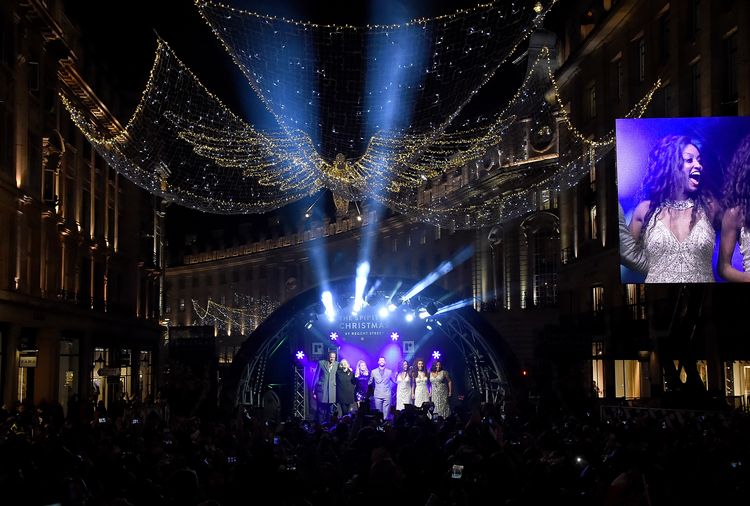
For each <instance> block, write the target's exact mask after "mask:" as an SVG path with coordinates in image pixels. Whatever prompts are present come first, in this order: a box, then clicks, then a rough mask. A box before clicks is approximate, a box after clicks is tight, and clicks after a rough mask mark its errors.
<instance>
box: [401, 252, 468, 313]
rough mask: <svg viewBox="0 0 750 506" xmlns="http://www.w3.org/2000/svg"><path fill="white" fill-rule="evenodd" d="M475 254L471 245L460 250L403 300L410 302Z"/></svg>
mask: <svg viewBox="0 0 750 506" xmlns="http://www.w3.org/2000/svg"><path fill="white" fill-rule="evenodd" d="M473 254H474V246H472V245H469V246H467V247H465V248H463V249H462V250H460V251H459V252H458V253H456V254H455V255H454V256H453V258H451V259H450V260H446V261H444V262H442V263H441V264H440V265H438V267H437V269H435V270H434V271H432V272H430V273H429V274H428V275H427V276H425V277H424V279H422V280H421V281H419V282H417V284H416V285H414V286H413V287H411V288H410V289H409V291H407V292H406V293H405V294H404V295H402V296H401V300H402V301H405V300H409V299H411V298H412V297H414V296H415V295H417V294H418V293H419V292H421V291H422V290H424V289H425V288H427V287H428V286H430V285H431V284H433V283H434V282H435V281H437V280H438V279H440V278H442V277H443V276H445V275H446V274H448V273H449V272H450V271H452V270H453V269H454V268H455V267H457V266H459V265H461V264H462V263H464V262H465V261H467V260H468V259H469V258H471V256H472V255H473Z"/></svg>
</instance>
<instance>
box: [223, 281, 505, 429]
mask: <svg viewBox="0 0 750 506" xmlns="http://www.w3.org/2000/svg"><path fill="white" fill-rule="evenodd" d="M415 283H416V281H415V280H409V279H403V278H378V279H377V281H376V283H375V288H370V287H368V290H366V293H369V299H370V300H372V301H373V302H375V301H376V300H378V299H379V301H378V302H375V303H374V304H372V305H370V306H366V307H365V308H363V309H362V310H361V311H360V312H359V314H358V315H357V316H356V317H354V316H351V303H352V301H353V295H354V284H355V282H354V279H353V278H345V279H339V280H335V281H330V282H329V284H328V286H327V287H326V289H327V290H330V291H331V292H332V294H333V295H334V300H335V303H336V306H337V308H336V309H337V311H338V315H337V317H336V318H335V319H334V321H328V318H327V317H326V315H325V313H324V311H323V306H322V305H321V300H320V298H321V293H322V291H323V287H321V286H316V287H314V288H310V289H308V290H306V291H304V292H302V293H300V294H299V295H297V296H295V297H294V298H292V299H290V300H288V301H287V302H285V303H284V304H283V305H281V306H280V307H279V308H277V309H276V311H274V312H273V313H272V314H271V315H270V316H269V317H268V318H267V319H266V320H265V321H264V322H263V323H262V324H261V325H260V326H259V327H258V328H257V329H255V331H254V332H253V333H252V334H251V335H250V336H248V338H247V339H246V340H245V341H244V343H243V344H242V346H241V347H240V350H239V351H238V352H237V353H236V355H235V357H234V360H233V361H232V364H231V366H230V367H229V369H228V370H227V371H226V372H225V374H224V377H223V378H222V385H221V395H220V400H221V404H222V407H223V408H224V409H226V410H229V411H231V410H234V409H236V408H237V407H238V406H253V407H260V406H262V403H263V395H264V393H265V392H266V390H267V389H268V386H269V384H273V385H277V386H280V387H281V388H280V390H281V392H280V397H281V401H282V404H283V405H285V406H286V409H285V410H284V411H285V412H286V414H287V415H292V416H298V417H302V418H307V417H309V416H310V414H311V412H313V411H314V409H315V408H314V406H312V402H311V400H312V398H311V381H312V375H313V372H314V369H315V367H316V366H317V361H318V359H323V358H324V356H325V355H326V354H327V352H328V351H329V349H337V350H338V351H339V353H340V358H347V359H348V360H349V361H350V363H351V365H352V367H354V365H355V363H356V360H357V359H358V358H359V357H360V356H361V357H362V358H363V359H364V360H366V361H367V363H368V365H370V366H371V367H372V366H373V365H374V364H375V362H376V360H377V357H378V356H379V355H383V356H385V357H386V358H387V360H388V362H389V367H391V368H394V369H395V366H396V362H398V361H399V360H400V359H401V358H406V359H407V360H410V361H411V360H413V359H414V358H416V357H420V358H423V359H425V360H426V361H427V362H431V361H432V354H433V352H434V351H439V352H440V353H441V354H442V355H443V356H442V357H441V362H443V364H444V365H445V366H446V369H447V370H449V371H450V372H451V374H452V376H453V377H454V382H456V383H457V388H456V391H457V394H458V396H461V397H464V398H465V399H466V398H471V399H472V400H473V401H489V402H495V403H500V404H504V403H505V401H506V400H507V399H508V397H509V396H510V395H512V391H513V383H514V380H515V379H516V378H518V377H519V372H520V370H519V365H518V361H517V359H516V357H515V356H514V354H513V353H512V352H511V350H510V348H509V346H508V345H507V343H506V342H505V341H504V340H503V338H502V337H501V336H500V335H499V334H498V333H497V331H496V330H495V329H494V328H493V327H492V326H491V325H490V324H489V323H488V322H487V321H486V320H485V319H484V317H483V316H482V315H481V314H480V313H478V312H477V311H475V310H474V308H473V307H472V305H471V304H469V303H468V301H465V303H466V305H465V306H463V307H459V308H456V309H453V310H449V311H446V312H441V311H440V310H441V308H442V309H445V308H446V307H447V306H449V305H450V304H455V303H457V302H459V300H460V298H459V297H458V296H456V295H455V294H452V293H451V292H448V291H446V290H444V289H442V288H440V287H439V286H436V285H432V286H429V287H427V288H426V289H424V290H423V291H422V292H420V293H419V294H418V295H416V296H414V297H412V300H411V301H409V303H404V304H402V305H400V306H399V307H398V308H397V309H395V310H393V308H391V311H389V314H388V315H387V316H386V317H385V318H381V317H380V316H379V315H378V314H377V312H378V310H379V309H381V308H383V307H386V302H387V301H388V300H389V298H391V297H392V300H393V301H394V302H397V301H398V298H399V297H398V296H399V295H400V294H402V293H403V292H404V291H405V290H406V289H408V288H409V287H411V286H413V285H414V284H415ZM394 294H395V296H394ZM425 308H428V309H429V310H430V311H429V312H427V311H426V309H425ZM436 309H437V311H435V310H436ZM420 310H422V318H420V317H419V312H420ZM415 313H416V314H415ZM429 313H434V314H429ZM408 314H413V315H415V316H414V318H413V319H412V321H411V322H407V321H406V318H407V316H406V315H408ZM333 333H336V334H337V335H336V337H335V339H334V340H332V338H331V335H332V334H333ZM394 333H396V334H398V336H397V338H396V339H397V340H392V334H394ZM407 345H408V346H407ZM440 350H443V351H440ZM299 351H302V352H303V353H304V358H302V359H299V358H298V357H297V356H296V354H297V353H298V352H299ZM428 365H429V364H428Z"/></svg>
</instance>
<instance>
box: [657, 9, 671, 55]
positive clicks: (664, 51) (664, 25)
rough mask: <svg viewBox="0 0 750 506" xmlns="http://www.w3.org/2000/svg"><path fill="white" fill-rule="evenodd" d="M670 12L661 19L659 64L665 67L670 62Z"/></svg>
mask: <svg viewBox="0 0 750 506" xmlns="http://www.w3.org/2000/svg"><path fill="white" fill-rule="evenodd" d="M669 21H670V20H669V11H667V12H665V13H664V15H663V16H662V17H661V18H659V62H660V63H661V64H662V65H665V64H666V63H667V62H668V61H669V55H670V51H669V39H670V28H669Z"/></svg>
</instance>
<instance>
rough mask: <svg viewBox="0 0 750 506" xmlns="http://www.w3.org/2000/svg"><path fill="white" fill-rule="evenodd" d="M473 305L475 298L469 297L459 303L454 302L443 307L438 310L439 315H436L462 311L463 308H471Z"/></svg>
mask: <svg viewBox="0 0 750 506" xmlns="http://www.w3.org/2000/svg"><path fill="white" fill-rule="evenodd" d="M472 304H474V297H469V298H468V299H463V300H459V301H458V302H454V303H452V304H448V305H447V306H443V307H441V308H440V309H438V310H437V313H435V316H437V315H441V314H444V313H447V312H448V311H453V310H454V309H460V308H462V307H466V306H471V305H472Z"/></svg>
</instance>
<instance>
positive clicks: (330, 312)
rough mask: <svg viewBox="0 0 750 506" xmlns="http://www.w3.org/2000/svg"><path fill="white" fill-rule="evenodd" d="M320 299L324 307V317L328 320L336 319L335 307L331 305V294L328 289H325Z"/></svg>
mask: <svg viewBox="0 0 750 506" xmlns="http://www.w3.org/2000/svg"><path fill="white" fill-rule="evenodd" d="M320 300H321V301H322V302H323V306H324V307H325V308H326V317H327V318H328V321H329V322H332V321H334V320H335V319H336V308H335V307H334V305H333V294H332V293H331V292H330V290H326V291H324V292H323V293H322V295H321V296H320Z"/></svg>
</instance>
